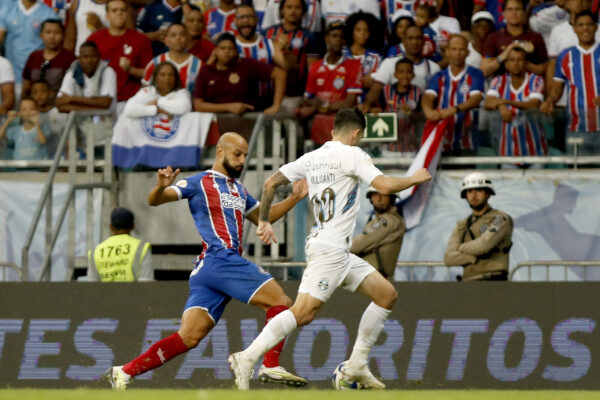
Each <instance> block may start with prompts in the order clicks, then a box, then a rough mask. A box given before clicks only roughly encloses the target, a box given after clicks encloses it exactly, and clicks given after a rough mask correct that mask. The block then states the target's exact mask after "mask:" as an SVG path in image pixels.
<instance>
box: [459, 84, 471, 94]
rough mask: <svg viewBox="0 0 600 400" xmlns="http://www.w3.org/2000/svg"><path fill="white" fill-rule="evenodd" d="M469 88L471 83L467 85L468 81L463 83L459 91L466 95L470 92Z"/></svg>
mask: <svg viewBox="0 0 600 400" xmlns="http://www.w3.org/2000/svg"><path fill="white" fill-rule="evenodd" d="M469 89H470V88H469V85H467V84H466V83H463V84H462V85H461V86H460V89H459V92H460V93H461V94H462V95H463V96H464V95H466V94H467V93H469Z"/></svg>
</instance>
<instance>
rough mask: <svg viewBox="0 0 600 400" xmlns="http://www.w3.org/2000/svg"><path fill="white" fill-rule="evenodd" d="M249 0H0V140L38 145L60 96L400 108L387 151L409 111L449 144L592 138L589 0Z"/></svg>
mask: <svg viewBox="0 0 600 400" xmlns="http://www.w3.org/2000/svg"><path fill="white" fill-rule="evenodd" d="M252 3H253V2H252V0H235V1H234V0H3V1H2V3H1V4H0V44H1V45H2V55H3V56H2V57H0V124H2V127H1V128H0V141H2V146H1V147H0V149H2V150H0V151H2V153H3V154H0V156H1V157H2V158H5V159H6V158H19V159H38V158H40V157H42V158H45V157H48V156H51V155H52V147H51V145H50V144H51V143H53V142H54V141H55V138H56V137H57V136H58V134H59V133H60V130H61V129H62V127H64V121H65V118H64V116H65V115H66V114H65V113H67V112H70V111H73V110H89V109H111V110H113V112H114V113H115V116H116V117H118V116H119V115H121V114H122V113H124V114H125V115H127V116H130V117H136V116H140V117H143V116H149V115H157V114H161V115H163V116H164V117H165V118H174V117H176V116H178V115H182V114H185V113H188V112H193V111H202V112H216V113H232V114H235V115H242V114H244V113H245V112H248V111H262V112H264V113H265V114H276V113H278V112H285V113H288V114H295V115H296V117H297V118H298V120H299V121H300V122H301V123H302V126H303V127H304V128H305V132H307V133H306V137H309V136H310V132H311V129H312V131H314V129H315V125H316V126H317V128H319V129H322V128H323V126H327V121H329V122H332V115H333V114H334V113H335V112H336V111H337V110H339V109H341V108H345V107H353V106H357V107H359V108H360V109H361V110H362V111H364V112H375V113H378V112H382V111H383V112H393V113H398V115H399V121H400V122H399V130H398V132H399V134H398V139H397V142H394V143H387V144H386V145H385V147H382V152H383V153H384V155H385V154H387V153H386V152H392V153H407V154H414V153H415V152H416V150H417V149H418V146H419V142H420V139H419V136H420V130H421V129H419V128H418V127H419V125H418V121H419V120H421V121H422V120H428V121H441V120H448V122H449V123H448V124H447V125H446V128H445V129H446V135H445V141H444V145H443V146H444V147H443V149H444V151H445V152H446V153H447V154H453V155H476V154H481V153H480V152H479V150H480V149H482V148H486V147H487V148H491V149H492V150H493V152H494V153H495V154H497V155H500V156H511V155H540V156H543V155H548V154H562V153H567V154H570V153H572V152H573V147H572V146H571V145H567V139H568V138H573V137H579V138H581V139H583V144H582V145H581V146H580V147H579V151H578V152H579V154H585V155H595V154H600V153H599V150H600V133H599V132H598V131H600V126H599V125H600V79H599V78H600V77H599V76H598V73H599V71H600V47H598V40H600V37H599V36H598V35H600V30H598V29H597V28H598V12H599V8H600V7H599V4H600V2H598V1H594V2H592V1H591V0H555V1H547V2H544V1H542V0H529V1H526V0H470V1H469V0H348V1H332V0H322V1H319V0H263V1H255V2H254V5H253V4H252ZM169 67H170V68H169ZM16 110H19V111H16ZM486 110H487V111H486ZM542 115H552V118H542V117H541V116H542ZM19 117H20V118H19ZM319 121H320V122H319ZM323 121H325V124H323V123H322V122H323ZM311 127H312V128H311Z"/></svg>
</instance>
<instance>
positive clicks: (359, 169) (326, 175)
mask: <svg viewBox="0 0 600 400" xmlns="http://www.w3.org/2000/svg"><path fill="white" fill-rule="evenodd" d="M279 171H280V172H281V173H282V174H283V175H285V177H286V178H287V179H289V180H290V181H292V182H294V181H297V180H300V179H304V178H306V180H307V182H308V196H309V198H310V201H311V203H312V205H313V212H314V217H315V221H316V225H317V226H316V228H314V229H313V231H312V232H311V234H310V236H309V241H310V242H320V243H325V244H327V245H329V246H332V247H336V248H343V249H348V248H349V247H350V244H351V240H352V235H353V234H354V227H355V226H356V215H357V213H358V209H359V207H360V200H359V198H360V197H359V196H360V189H359V186H360V181H363V182H365V183H366V184H370V183H371V182H372V181H373V179H375V177H377V176H378V175H381V174H382V172H381V171H380V170H379V169H377V168H376V167H375V166H374V165H373V161H372V160H371V157H369V155H368V154H367V153H365V152H364V151H362V150H361V149H360V148H359V147H357V146H348V145H345V144H343V143H341V142H338V141H330V142H327V143H325V144H324V145H323V146H322V147H320V148H319V149H317V150H314V151H311V152H310V153H306V154H304V155H303V156H302V157H300V158H299V159H297V160H296V161H293V162H291V163H289V164H286V165H284V166H283V167H281V168H280V169H279Z"/></svg>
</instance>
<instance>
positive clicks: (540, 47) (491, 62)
mask: <svg viewBox="0 0 600 400" xmlns="http://www.w3.org/2000/svg"><path fill="white" fill-rule="evenodd" d="M526 16H527V15H526V12H525V4H524V2H523V0H507V1H506V2H505V3H504V20H505V21H506V26H505V27H504V28H502V29H500V30H497V31H496V32H493V33H490V34H489V35H488V36H487V38H486V39H485V40H484V42H483V48H482V49H481V50H482V54H483V56H484V57H485V58H484V59H483V60H482V61H481V70H482V71H483V75H484V76H486V77H488V76H490V75H501V74H503V73H505V72H506V71H505V70H504V66H503V63H504V61H506V58H507V57H508V53H509V52H510V51H511V50H512V49H513V48H514V47H516V46H519V47H521V48H522V49H524V50H525V51H526V53H527V72H531V73H534V74H537V75H541V76H544V74H545V73H546V68H547V67H548V53H547V51H546V45H545V43H544V38H543V37H542V35H540V34H539V33H537V32H533V31H532V30H530V29H529V28H528V27H527V25H526V22H527V19H526ZM515 42H517V43H515Z"/></svg>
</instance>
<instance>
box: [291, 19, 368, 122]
mask: <svg viewBox="0 0 600 400" xmlns="http://www.w3.org/2000/svg"><path fill="white" fill-rule="evenodd" d="M344 31H345V24H343V23H341V22H336V23H332V24H330V25H329V26H328V27H327V31H326V33H325V44H326V45H327V54H325V57H324V58H323V59H321V60H319V61H317V62H315V63H313V64H312V65H311V67H310V71H309V72H308V79H307V82H306V90H305V92H304V98H305V101H304V102H303V103H302V104H301V105H300V107H299V109H298V113H299V116H300V117H309V116H311V115H313V114H315V113H317V112H319V113H320V114H328V113H332V112H336V111H338V110H340V109H342V108H348V107H353V106H354V105H355V104H356V99H357V97H358V95H360V94H361V93H362V76H361V65H360V61H359V60H353V59H350V58H348V57H346V56H344V53H343V49H344V45H345V39H344Z"/></svg>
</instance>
